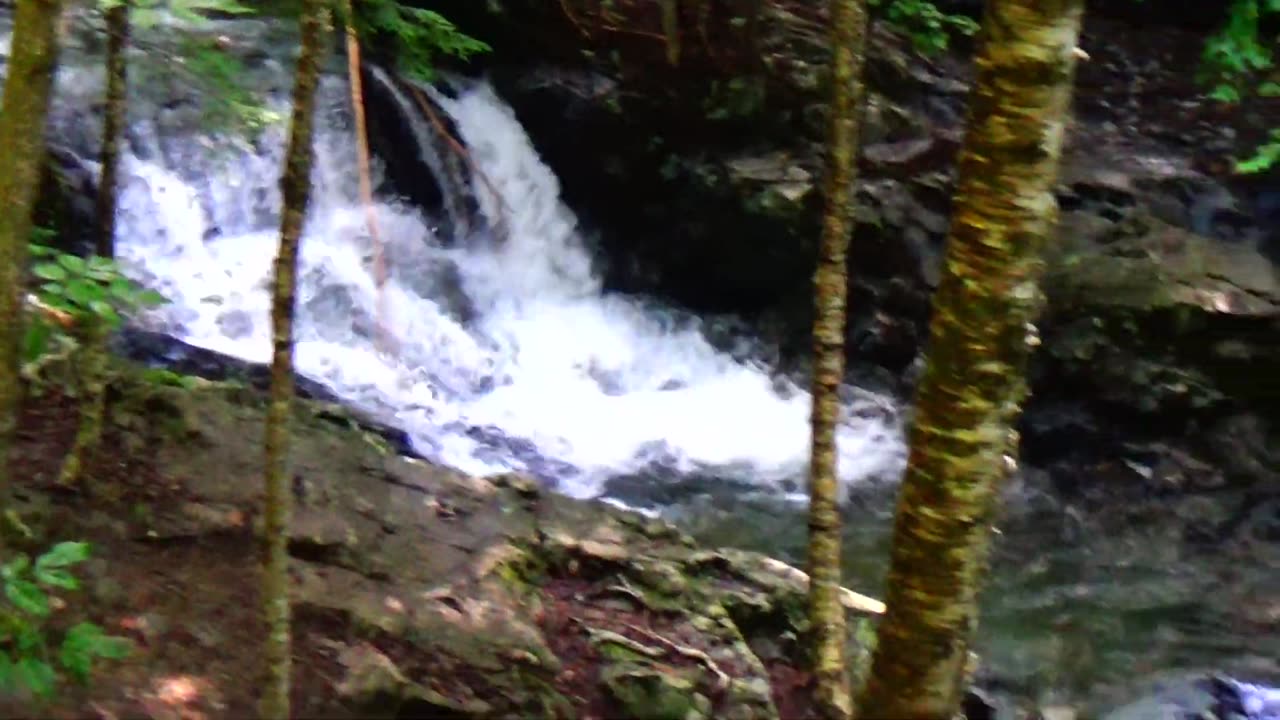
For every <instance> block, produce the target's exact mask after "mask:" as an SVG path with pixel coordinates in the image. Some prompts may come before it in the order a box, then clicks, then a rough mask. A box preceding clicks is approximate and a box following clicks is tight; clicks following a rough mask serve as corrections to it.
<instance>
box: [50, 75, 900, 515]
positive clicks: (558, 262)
mask: <svg viewBox="0 0 1280 720" xmlns="http://www.w3.org/2000/svg"><path fill="white" fill-rule="evenodd" d="M281 71H283V64H281ZM95 72H96V69H95V70H94V71H92V72H91V71H90V70H88V69H85V70H82V71H76V70H74V69H72V70H68V71H65V72H64V73H63V77H62V78H61V79H60V83H59V102H58V105H59V108H60V109H59V111H58V114H59V116H60V117H61V118H62V121H63V124H65V125H72V124H75V123H76V122H77V120H76V116H75V115H74V112H75V111H74V108H76V107H84V106H86V104H87V101H88V100H89V99H90V97H92V94H93V92H94V91H95V88H96V85H95V81H93V80H91V79H90V78H91V76H92V75H93V74H94V73H95ZM381 80H383V81H385V76H384V77H383V78H381ZM277 84H278V86H280V87H284V86H285V85H286V84H285V83H283V82H279V83H277ZM426 90H427V92H428V93H429V94H431V96H432V97H433V99H434V101H435V102H436V103H437V104H438V105H439V107H441V108H442V109H443V110H444V112H445V113H447V115H448V117H449V118H450V119H451V120H452V122H453V124H454V126H455V128H456V130H457V132H458V134H459V135H460V137H461V140H462V141H463V143H464V144H465V146H466V148H467V152H468V154H469V155H470V158H471V162H472V163H473V164H474V167H473V168H472V171H473V174H474V175H475V177H472V178H470V187H469V188H465V187H457V185H456V182H457V180H456V177H451V176H450V174H449V173H441V176H440V177H438V178H437V182H439V183H441V185H442V186H443V187H442V189H443V190H444V191H445V192H444V195H445V197H446V198H448V197H449V196H450V194H453V195H455V196H457V195H459V194H461V193H464V192H470V193H471V194H472V195H473V196H474V198H475V201H476V203H478V205H479V212H480V213H481V215H482V217H481V218H480V219H481V220H483V221H484V222H482V223H475V224H470V223H458V222H454V223H451V224H452V225H453V226H454V227H464V228H465V227H494V228H500V230H501V232H500V233H495V234H485V233H483V232H472V233H469V234H467V236H465V237H453V238H442V237H439V236H437V234H436V231H435V230H434V228H433V223H432V220H431V218H430V217H427V216H426V215H424V214H423V213H422V212H421V211H420V210H419V209H417V208H413V207H409V206H407V205H405V204H402V203H399V202H396V201H393V200H391V199H387V198H383V199H380V200H379V201H378V203H377V207H376V212H377V215H378V222H379V225H380V227H381V228H382V235H383V236H384V239H385V241H386V243H387V249H386V253H387V259H388V264H389V268H390V276H389V281H388V284H387V286H386V288H385V292H386V293H387V302H386V307H387V310H388V317H387V318H385V320H386V322H387V325H388V326H389V333H390V335H391V336H392V340H393V342H392V348H393V349H392V350H390V351H388V352H385V353H380V352H379V351H378V350H377V349H376V348H375V345H374V340H373V335H374V333H373V329H374V327H373V326H374V313H375V312H376V289H375V287H374V282H373V279H372V273H371V264H372V247H371V240H370V238H369V237H368V235H367V233H366V231H365V227H364V214H363V210H362V209H361V208H360V206H359V204H358V195H357V192H356V190H357V188H356V178H355V174H354V172H353V171H352V170H351V168H354V167H355V166H356V165H355V162H354V157H355V156H354V147H353V144H352V142H351V135H350V122H349V118H348V116H347V112H346V109H345V103H346V98H347V95H346V86H345V82H344V80H343V79H342V78H340V77H337V76H328V77H325V78H324V79H323V81H322V83H321V86H320V88H319V91H318V93H319V95H318V106H319V108H320V112H319V116H318V118H317V123H316V137H315V150H316V167H315V170H314V174H313V183H314V195H313V200H312V206H311V210H310V213H309V216H308V219H307V224H306V228H305V234H304V239H303V242H302V252H301V260H300V262H301V267H300V272H299V283H300V287H299V295H298V298H299V300H298V302H299V322H298V328H297V335H298V336H297V341H298V345H297V353H296V358H297V364H298V367H299V370H300V372H302V373H304V374H306V375H307V376H309V377H311V378H313V379H315V380H317V381H319V382H321V383H324V384H325V385H327V386H328V387H330V388H331V389H333V390H334V391H335V392H336V393H337V394H338V395H340V396H341V397H343V398H345V399H346V400H348V401H349V402H351V403H352V404H353V405H355V406H357V407H359V408H361V409H363V410H365V411H367V412H370V413H372V414H373V415H375V416H376V417H378V418H379V419H380V420H382V421H384V422H387V423H389V424H393V425H395V426H398V427H401V428H403V429H404V430H406V431H407V432H408V433H409V434H410V436H411V437H412V439H413V442H414V444H415V446H416V449H418V450H419V451H420V452H421V453H422V454H423V455H424V456H426V457H428V458H431V459H433V460H437V461H439V462H443V463H446V464H449V465H453V466H456V467H459V468H461V469H463V470H466V471H468V472H475V473H489V472H498V471H504V470H508V469H523V470H529V471H532V472H534V473H536V474H539V475H541V476H543V477H544V478H546V479H548V480H554V481H555V482H557V483H558V484H559V487H560V489H561V490H562V491H564V492H566V493H569V494H572V495H578V496H591V495H597V494H599V493H600V492H601V490H602V488H603V487H604V483H605V482H606V481H607V480H608V479H609V478H611V477H614V476H618V475H623V474H634V473H643V472H646V471H649V470H653V469H654V468H655V467H659V466H660V467H661V468H662V469H663V470H664V473H665V474H666V476H668V477H670V476H671V474H673V473H674V474H675V475H679V474H682V473H699V474H701V475H703V476H706V475H718V476H723V477H725V478H732V479H735V480H738V481H748V482H752V483H756V484H758V485H760V486H762V487H776V486H777V484H778V483H781V482H783V481H787V480H794V479H796V478H798V477H800V476H801V475H802V474H803V473H804V471H805V469H806V467H807V456H808V440H809V433H808V412H809V398H808V395H807V394H806V393H805V392H803V391H802V390H801V389H800V388H797V387H795V386H794V385H791V384H790V383H788V382H786V381H779V380H778V379H777V378H775V377H774V374H773V373H771V372H770V369H769V368H767V367H764V366H762V365H760V364H758V363H753V362H749V361H743V360H740V359H735V358H734V357H732V356H731V355H729V354H726V353H724V352H722V351H720V350H718V349H717V348H715V347H714V346H713V345H712V344H711V343H710V342H709V341H708V340H707V338H706V336H705V335H704V333H703V327H702V323H701V321H699V320H698V319H697V318H692V317H688V316H682V315H680V314H678V313H675V312H673V311H669V310H666V309H663V308H661V307H659V306H656V305H655V304H654V303H653V302H651V301H641V300H639V299H635V298H629V297H624V296H620V295H616V294H610V293H607V292H604V291H603V290H602V287H601V280H600V276H599V274H598V273H597V272H596V271H595V269H594V268H593V266H592V256H591V253H590V252H589V250H588V248H587V247H586V245H585V244H584V242H583V239H582V236H581V234H580V233H579V230H578V228H577V219H576V218H575V216H574V214H573V213H572V212H571V211H570V210H569V209H568V208H567V207H565V206H564V204H563V203H562V202H561V201H560V192H559V183H558V181H557V179H556V177H555V175H554V174H553V173H552V172H551V170H550V169H549V168H547V167H546V165H545V164H543V163H542V161H541V160H540V159H539V157H538V155H537V153H536V151H535V149H534V147H533V145H532V143H531V142H530V140H529V138H528V137H527V135H526V134H525V132H524V130H523V128H522V127H521V126H520V124H519V122H518V121H517V119H516V117H515V114H514V112H513V111H512V110H511V108H510V107H508V106H507V105H506V104H505V103H504V102H503V101H502V100H501V99H500V98H499V97H498V96H497V95H496V94H495V93H494V91H493V90H492V89H491V88H490V87H489V86H488V85H486V84H485V83H482V82H481V83H470V84H466V85H465V86H464V87H462V88H461V89H460V91H459V92H458V93H457V95H456V96H455V97H445V96H443V95H441V94H439V93H435V92H434V91H431V90H430V89H429V88H428V89H426ZM395 100H396V102H398V103H401V108H400V109H401V110H402V112H403V113H404V116H405V118H406V119H408V120H409V121H410V122H413V123H417V124H419V125H421V126H420V127H415V128H413V129H414V131H415V135H416V136H417V137H418V138H419V142H420V145H419V147H418V148H415V149H413V151H415V152H419V153H424V154H430V153H432V152H437V150H436V147H435V146H436V145H438V143H434V144H428V143H427V142H425V141H424V140H423V138H429V137H430V136H431V134H432V132H433V131H431V130H430V129H429V128H427V127H426V125H425V123H426V120H425V119H424V118H422V117H421V116H420V111H419V110H418V109H416V108H415V107H413V106H412V105H410V104H409V103H408V101H407V98H405V96H404V94H403V93H400V94H399V95H397V96H396V97H395ZM268 102H269V103H270V104H272V105H273V106H275V107H276V108H277V109H278V110H280V111H281V112H282V114H283V115H284V116H286V117H287V115H288V113H287V106H286V105H285V102H286V97H285V95H284V93H283V92H276V93H273V94H272V95H271V96H270V97H269V98H268ZM140 108H141V110H139V109H140ZM134 110H135V112H134V114H135V117H134V118H133V119H132V122H131V132H130V143H129V145H130V148H129V152H128V153H126V154H125V158H124V168H123V169H124V177H125V180H124V184H123V188H122V195H121V201H120V224H119V227H120V238H119V241H118V247H119V251H120V253H121V256H122V259H123V261H124V262H125V263H126V264H127V267H128V268H129V269H130V272H132V273H134V275H135V276H136V277H137V278H139V279H140V280H142V281H144V282H147V283H148V284H150V285H152V286H154V287H156V288H157V289H159V290H161V291H162V292H164V293H165V294H167V295H168V296H169V297H170V298H172V300H173V303H172V305H170V306H168V307H166V308H163V309H162V310H160V311H157V312H156V314H155V315H154V316H153V317H152V318H150V321H151V322H153V323H156V324H158V325H159V326H160V327H162V328H163V329H164V330H165V331H167V332H169V333H171V334H173V335H174V336H176V337H179V338H181V339H183V340H185V341H187V342H190V343H192V344H195V345H199V346H203V347H207V348H210V349H214V350H218V351H221V352H225V353H228V354H232V355H236V356H239V357H242V358H245V359H249V360H254V361H263V362H265V361H266V360H267V359H268V357H269V349H270V339H269V331H270V326H269V321H268V313H269V305H270V297H269V279H270V270H271V259H272V255H273V253H274V251H275V247H276V233H277V224H278V209H279V203H280V198H279V191H278V188H277V181H278V174H279V168H280V167H281V160H282V154H283V150H284V146H285V143H284V128H283V127H272V128H268V129H267V130H266V132H265V133H264V134H263V136H262V137H261V138H258V139H257V140H256V141H254V142H247V141H243V140H236V139H233V138H228V137H222V136H219V135H217V134H216V133H208V132H205V131H202V130H200V129H199V128H198V124H196V123H191V124H188V125H187V126H184V125H183V124H182V123H181V122H177V121H174V119H173V115H174V114H175V112H177V111H175V110H174V109H173V103H169V104H168V105H162V104H160V103H156V102H150V103H148V102H145V101H139V102H135V106H134ZM80 124H81V125H85V124H87V123H83V122H80ZM91 135H92V133H91V132H85V131H84V130H83V129H82V130H81V132H80V134H79V136H80V138H81V140H80V142H79V143H78V144H79V145H82V146H85V147H81V148H78V151H80V152H81V153H82V154H83V155H84V156H86V157H87V156H92V155H93V148H92V147H91V146H89V144H90V142H91V139H90V137H87V136H91ZM69 137H74V136H69ZM428 166H430V167H439V166H440V164H439V163H436V164H432V163H428ZM481 175H483V178H484V179H483V180H481V179H480V177H479V176H481ZM450 183H453V185H452V186H451V185H450ZM482 186H483V187H482ZM464 206H465V204H458V206H457V207H454V208H453V212H458V207H464ZM454 220H455V221H456V220H457V218H454ZM869 409H870V411H868V410H869ZM840 447H841V458H840V472H841V476H842V478H843V479H844V480H845V481H846V482H856V481H859V480H862V479H864V478H868V477H877V478H895V477H897V475H898V473H899V472H900V469H901V466H902V463H903V447H902V440H901V431H900V428H899V427H898V420H897V417H896V413H895V412H894V410H893V408H892V406H891V405H890V404H889V403H888V401H887V400H885V399H883V398H874V397H872V398H871V400H870V402H867V403H863V402H860V403H858V404H857V405H855V406H854V407H851V408H849V412H847V413H846V421H845V424H844V426H843V427H842V428H841V432H840Z"/></svg>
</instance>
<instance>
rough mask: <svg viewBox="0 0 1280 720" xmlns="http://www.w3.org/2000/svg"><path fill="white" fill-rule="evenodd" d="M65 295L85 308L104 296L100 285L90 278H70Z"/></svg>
mask: <svg viewBox="0 0 1280 720" xmlns="http://www.w3.org/2000/svg"><path fill="white" fill-rule="evenodd" d="M66 297H67V299H68V300H70V301H72V302H74V303H75V304H77V305H79V306H80V307H83V308H87V307H89V306H90V305H92V304H93V302H94V301H96V300H102V299H103V298H105V297H106V293H105V292H103V290H102V286H101V285H99V284H98V283H96V282H93V281H91V280H72V281H71V282H69V283H67V293H66Z"/></svg>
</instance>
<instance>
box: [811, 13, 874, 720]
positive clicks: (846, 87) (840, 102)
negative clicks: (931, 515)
mask: <svg viewBox="0 0 1280 720" xmlns="http://www.w3.org/2000/svg"><path fill="white" fill-rule="evenodd" d="M866 37H867V9H866V6H865V4H864V2H863V0H835V1H834V2H833V6H832V26H831V46H832V64H831V73H832V83H831V88H832V102H831V117H830V137H829V140H828V153H829V158H828V160H827V165H828V170H827V178H826V188H825V190H826V201H827V211H826V217H825V218H824V221H823V229H822V248H821V254H820V256H819V258H818V267H817V270H816V271H815V273H814V281H813V285H814V305H815V307H814V311H815V312H814V326H813V355H814V358H813V410H812V415H811V418H810V425H811V427H812V431H813V437H812V448H811V453H810V457H811V460H810V480H809V563H808V564H809V576H810V578H811V580H810V589H809V620H810V627H811V628H812V634H813V643H814V654H813V657H814V663H813V664H814V668H813V670H814V674H815V676H816V679H817V683H816V697H815V701H816V706H817V709H818V711H819V713H820V714H821V715H822V717H824V718H828V719H830V720H838V719H840V718H848V717H849V716H850V715H851V714H852V711H853V707H852V700H851V698H850V693H849V675H848V672H847V670H846V666H845V647H846V645H847V644H848V639H847V633H846V630H845V618H844V608H843V607H842V606H841V605H840V508H839V487H840V484H839V481H838V478H837V467H836V466H837V462H836V459H837V457H838V453H837V452H836V424H837V422H838V421H839V418H840V397H839V389H840V384H841V382H843V380H844V331H845V322H846V315H847V304H848V279H847V267H846V265H847V258H848V253H849V235H850V233H851V231H852V227H851V225H852V221H853V202H852V198H853V183H854V179H855V177H856V172H857V166H856V164H855V162H854V161H855V155H856V154H857V149H858V131H859V125H858V120H859V109H860V106H861V101H862V97H863V85H862V62H863V55H864V48H865V46H866Z"/></svg>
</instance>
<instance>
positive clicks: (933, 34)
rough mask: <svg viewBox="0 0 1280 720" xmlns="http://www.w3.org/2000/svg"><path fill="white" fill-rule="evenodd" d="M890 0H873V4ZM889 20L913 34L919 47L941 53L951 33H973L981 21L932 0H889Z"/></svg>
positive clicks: (926, 51) (924, 50) (913, 40)
mask: <svg viewBox="0 0 1280 720" xmlns="http://www.w3.org/2000/svg"><path fill="white" fill-rule="evenodd" d="M885 1H886V0H870V4H871V6H872V7H881V6H884V3H885ZM884 14H885V17H886V18H887V19H888V20H889V22H890V23H891V24H892V25H894V26H895V27H897V28H898V29H900V30H902V31H903V32H905V33H906V34H907V36H908V37H910V38H911V42H912V43H913V44H914V45H915V46H916V49H917V50H920V51H921V52H924V53H937V52H941V51H943V50H946V49H947V46H948V45H949V44H950V42H951V35H952V34H953V33H954V34H958V35H973V34H974V33H976V32H977V31H978V23H976V22H974V20H973V18H971V17H968V16H967V15H958V14H956V15H953V14H949V13H945V12H943V11H942V10H940V9H938V6H937V5H934V4H933V3H932V2H930V0H888V6H887V7H885V8H884Z"/></svg>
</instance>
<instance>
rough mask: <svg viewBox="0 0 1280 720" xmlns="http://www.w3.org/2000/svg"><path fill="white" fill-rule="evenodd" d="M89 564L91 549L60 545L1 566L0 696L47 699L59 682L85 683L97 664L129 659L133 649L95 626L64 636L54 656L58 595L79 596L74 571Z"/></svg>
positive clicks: (76, 627)
mask: <svg viewBox="0 0 1280 720" xmlns="http://www.w3.org/2000/svg"><path fill="white" fill-rule="evenodd" d="M88 558H89V544H88V543H83V542H61V543H58V544H57V545H54V546H53V547H52V548H50V549H49V550H48V551H47V552H45V553H44V554H42V555H40V556H39V557H37V558H36V559H35V562H32V561H31V558H30V557H29V556H27V555H26V554H20V555H18V556H17V557H15V558H14V559H12V560H10V561H8V562H6V563H5V564H4V565H0V583H2V584H3V585H4V601H3V604H0V693H4V694H13V693H17V692H22V691H26V692H29V693H31V694H33V695H35V696H37V697H41V698H48V697H51V696H52V695H53V692H54V690H56V689H57V686H58V681H59V679H60V676H62V675H66V676H70V677H71V678H72V679H73V680H75V681H76V682H79V683H87V682H88V681H89V678H90V675H91V674H92V672H93V666H94V662H95V661H97V660H99V659H111V660H118V659H121V658H124V657H127V656H128V654H129V652H130V650H131V643H130V642H129V641H128V640H127V639H125V638H121V637H115V636H111V635H107V634H106V632H104V631H103V629H102V628H101V627H99V626H97V625H95V624H94V623H91V622H79V623H76V624H75V625H72V626H71V627H70V628H68V629H67V630H65V631H64V632H62V633H61V636H62V637H61V642H60V644H59V645H58V650H57V653H56V657H55V656H54V654H53V653H52V652H51V651H50V644H51V637H50V636H51V634H52V633H51V632H50V630H49V628H48V626H47V622H48V620H49V617H50V615H51V614H52V613H53V609H54V607H55V606H56V605H59V604H61V603H60V600H58V599H57V598H53V597H51V596H50V593H51V592H54V591H57V590H78V589H79V587H80V581H79V580H77V579H76V577H75V575H73V574H72V572H71V568H72V567H73V566H75V565H77V564H79V563H82V562H84V561H85V560H87V559H88Z"/></svg>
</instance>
